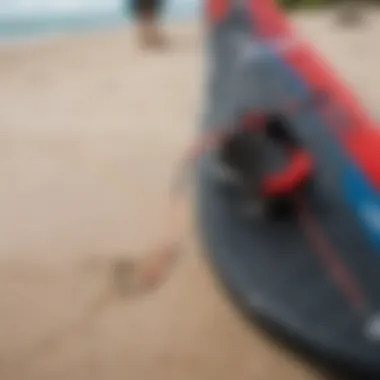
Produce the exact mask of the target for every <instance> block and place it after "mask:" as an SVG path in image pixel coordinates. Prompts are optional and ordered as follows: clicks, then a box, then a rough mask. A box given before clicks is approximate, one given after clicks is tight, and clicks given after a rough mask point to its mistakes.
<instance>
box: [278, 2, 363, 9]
mask: <svg viewBox="0 0 380 380" xmlns="http://www.w3.org/2000/svg"><path fill="white" fill-rule="evenodd" d="M343 1H345V0H278V2H279V3H280V4H281V5H282V6H284V7H285V8H287V9H297V8H318V7H324V6H328V5H334V4H336V3H338V2H343ZM358 1H361V0H358Z"/></svg>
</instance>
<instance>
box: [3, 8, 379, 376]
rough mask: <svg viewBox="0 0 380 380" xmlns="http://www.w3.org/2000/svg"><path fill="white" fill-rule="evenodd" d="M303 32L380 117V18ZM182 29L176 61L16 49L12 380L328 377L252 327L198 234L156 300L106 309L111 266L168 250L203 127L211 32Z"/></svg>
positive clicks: (172, 52)
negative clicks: (185, 171)
mask: <svg viewBox="0 0 380 380" xmlns="http://www.w3.org/2000/svg"><path fill="white" fill-rule="evenodd" d="M295 21H296V23H297V24H298V26H299V28H300V31H301V32H302V33H303V35H304V36H306V37H307V38H310V39H311V40H312V41H313V42H314V43H315V45H316V46H317V48H318V49H320V50H321V51H322V52H323V54H324V55H325V56H326V57H328V59H329V60H330V61H331V63H332V64H333V65H335V66H336V67H337V68H339V70H341V74H342V76H344V78H346V80H347V81H348V82H349V83H350V84H351V85H352V86H353V87H354V88H355V89H356V90H357V91H358V92H359V94H360V96H361V97H362V98H363V101H364V102H365V103H366V105H367V106H368V109H369V110H371V112H373V113H374V114H375V115H376V112H377V111H380V104H379V99H380V75H379V71H378V69H379V67H380V44H379V43H378V40H379V38H380V15H379V14H378V13H373V14H371V15H370V16H369V19H368V22H367V25H366V26H364V27H361V28H359V29H355V30H344V29H341V28H338V27H337V26H336V25H335V24H334V22H333V21H332V15H331V14H317V15H313V16H306V15H302V16H296V18H295ZM168 32H169V35H170V38H171V39H172V46H171V47H170V48H169V49H168V50H167V51H165V52H164V53H159V52H144V51H141V50H140V49H139V48H138V47H137V46H135V44H134V40H133V38H132V37H133V36H132V35H131V33H130V31H129V30H120V31H111V32H103V33H93V34H88V35H82V36H78V37H67V38H66V37H62V38H59V39H57V40H50V41H47V42H46V43H32V44H29V45H23V46H21V45H20V46H9V45H8V46H4V47H0V83H1V86H0V146H1V149H0V152H1V153H0V155H1V160H0V181H1V184H0V210H1V217H0V231H1V239H0V310H1V318H0V378H1V379H2V380H26V379H27V380H51V379H54V380H69V379H78V380H105V379H107V380H118V379H120V380H121V379H123V380H148V379H151V378H154V379H155V380H187V379H188V380H195V379H197V380H211V379H219V380H231V379H239V380H251V379H254V380H277V379H278V380H280V379H284V380H288V379H289V380H298V379H299V380H308V379H310V380H315V379H321V378H322V376H321V375H320V374H318V373H317V371H316V370H314V369H312V368H311V367H309V366H308V365H307V364H305V363H301V362H300V361H298V360H297V358H296V357H294V355H292V354H291V353H289V352H288V351H286V350H285V349H283V348H280V347H278V346H277V345H276V344H275V343H274V342H272V341H270V340H268V339H267V338H266V337H265V336H264V335H263V334H262V333H261V332H260V331H259V330H258V329H256V328H254V327H253V328H251V327H250V326H248V325H247V324H246V322H245V321H244V320H243V319H242V318H241V316H240V315H239V313H238V312H236V311H235V309H234V308H233V307H232V305H231V304H230V303H229V302H228V301H227V299H226V297H225V296H224V294H223V292H222V291H221V289H220V285H219V284H218V282H217V281H216V280H215V278H214V276H213V274H212V272H211V271H210V268H209V267H208V266H207V265H206V264H205V261H204V259H203V257H202V254H201V249H200V245H199V242H197V239H196V238H195V237H194V238H191V239H190V238H189V239H188V244H187V247H186V252H185V254H184V255H183V257H182V258H181V260H180V261H179V263H178V266H177V267H176V268H175V270H174V271H173V273H172V275H171V276H170V278H169V279H168V281H167V282H166V283H165V284H164V285H163V286H162V287H161V288H160V289H158V290H157V291H156V292H154V293H152V294H149V295H147V296H146V297H143V298H127V299H118V298H117V297H113V296H112V295H109V297H106V298H105V299H104V300H103V301H102V302H101V303H100V304H97V305H94V302H97V301H96V300H97V299H99V297H101V295H102V292H103V293H104V291H105V289H106V287H107V268H108V266H107V265H108V264H107V263H108V262H109V260H110V259H112V258H113V257H117V256H120V255H131V256H133V255H137V252H141V251H143V250H144V249H146V248H149V247H150V246H151V245H152V244H153V243H154V241H155V240H154V239H155V238H156V237H157V233H158V231H160V227H161V226H162V223H163V215H164V214H165V209H166V192H167V187H168V182H169V178H170V176H171V174H172V173H173V170H174V168H175V165H176V163H177V162H178V158H179V157H180V156H181V153H182V152H183V150H184V149H185V148H186V146H187V145H188V144H189V143H190V142H191V139H192V137H193V136H194V134H195V132H196V129H197V127H198V123H199V120H200V116H201V112H202V108H201V106H202V97H203V92H202V91H203V86H204V78H203V45H202V41H203V38H202V33H203V32H202V28H201V25H199V24H196V23H190V24H184V25H177V26H173V27H170V28H169V30H168ZM195 235H196V234H195V233H194V236H195Z"/></svg>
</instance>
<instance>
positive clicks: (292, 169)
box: [263, 150, 314, 197]
mask: <svg viewBox="0 0 380 380" xmlns="http://www.w3.org/2000/svg"><path fill="white" fill-rule="evenodd" d="M313 169H314V167H313V161H312V159H311V157H310V156H309V154H308V153H307V152H306V151H303V150H296V151H293V153H292V154H291V159H290V163H289V166H288V167H287V168H286V169H285V170H283V171H281V172H277V173H275V174H272V175H270V176H268V177H267V178H266V179H265V180H264V184H263V193H264V195H265V196H269V197H276V196H284V195H290V194H291V193H292V192H294V191H295V190H297V189H298V188H299V187H300V186H301V185H303V184H304V183H305V182H306V181H307V180H308V179H309V178H310V176H311V174H312V171H313Z"/></svg>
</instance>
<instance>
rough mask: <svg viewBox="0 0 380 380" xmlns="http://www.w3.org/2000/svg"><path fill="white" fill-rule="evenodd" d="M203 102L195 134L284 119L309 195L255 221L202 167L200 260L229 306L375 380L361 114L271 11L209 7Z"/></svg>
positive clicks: (370, 169)
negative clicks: (291, 105)
mask: <svg viewBox="0 0 380 380" xmlns="http://www.w3.org/2000/svg"><path fill="white" fill-rule="evenodd" d="M206 9H207V12H206V22H207V27H208V36H207V38H208V40H207V45H208V49H207V52H208V67H207V68H208V70H209V73H208V78H209V83H208V89H207V91H208V93H207V106H206V109H205V115H204V120H203V125H202V132H203V133H204V134H207V133H218V132H220V131H224V132H225V131H227V130H228V129H229V128H233V126H234V125H236V117H237V115H240V114H241V113H242V112H243V113H244V112H245V113H247V114H257V113H270V112H272V111H273V109H277V108H278V107H279V105H281V104H282V103H283V102H286V101H288V100H289V99H292V100H295V101H302V99H306V98H309V97H311V96H312V95H313V94H314V93H315V92H323V93H324V94H326V101H325V102H323V103H322V104H318V105H315V106H313V105H312V104H311V105H310V107H303V108H302V109H300V110H299V111H298V112H293V113H289V114H288V115H287V114H286V112H285V113H284V115H285V117H286V118H287V121H288V125H289V126H290V128H291V129H292V131H291V132H292V134H293V135H295V136H297V139H299V141H301V142H302V146H303V147H304V149H306V150H307V151H308V153H309V154H310V156H311V157H313V160H314V162H315V171H314V173H313V181H312V186H309V188H308V190H307V192H306V193H305V194H304V196H303V198H302V201H301V202H300V204H299V207H298V208H297V209H296V210H294V212H293V213H292V215H290V216H289V217H286V218H269V219H265V220H257V219H252V218H250V217H249V216H247V215H245V214H244V212H242V209H241V207H240V206H239V205H241V203H240V202H239V200H238V198H239V196H238V195H237V194H236V193H235V192H233V191H226V189H224V188H223V185H222V184H221V181H220V179H219V178H218V177H217V176H215V175H214V174H213V170H212V167H213V166H214V165H215V160H217V158H216V157H215V154H213V153H209V154H206V155H204V156H203V157H202V159H201V165H200V170H199V177H198V185H199V186H198V215H199V222H200V227H201V232H202V237H203V240H204V243H205V247H206V252H207V255H208V257H209V259H210V261H211V263H212V265H213V267H214V268H215V270H216V273H217V274H218V275H219V276H220V278H221V279H222V280H223V283H224V284H225V285H226V287H227V288H228V290H229V292H230V294H231V295H233V299H234V300H236V301H238V303H239V305H241V306H243V307H244V309H245V311H246V312H247V313H248V314H249V315H251V316H253V317H256V318H257V319H258V320H261V321H264V322H266V324H267V325H268V326H271V328H272V329H273V331H276V332H277V333H279V334H280V335H282V336H284V337H288V338H290V339H291V341H293V342H294V343H297V345H301V346H302V347H304V348H305V349H307V350H308V351H310V352H311V353H312V354H314V355H315V356H316V357H317V356H318V357H321V358H324V359H326V361H328V362H329V363H333V364H334V365H336V366H337V367H342V368H345V369H347V370H350V371H353V372H354V371H355V372H358V373H361V374H362V375H360V377H359V378H363V379H364V378H367V377H365V376H373V377H374V378H377V379H378V378H380V166H379V165H378V163H380V136H379V133H378V132H377V130H376V125H375V123H374V121H373V120H372V119H371V117H370V116H369V113H368V112H367V111H366V110H365V108H364V106H362V105H361V104H360V101H359V100H358V99H357V98H356V97H355V95H354V94H353V92H352V91H350V90H349V89H348V88H346V86H345V85H344V82H343V81H342V80H341V79H340V78H339V77H338V75H337V74H336V73H334V71H333V70H332V69H330V68H329V67H328V65H327V64H326V63H325V62H324V61H323V59H322V58H321V57H320V56H319V54H318V53H317V52H316V51H315V50H314V49H313V48H312V47H311V46H310V45H309V44H308V43H307V41H304V40H302V39H301V38H299V37H298V35H297V33H296V32H295V31H294V29H293V27H292V25H291V23H290V22H289V20H288V19H287V17H286V15H285V14H284V13H283V11H282V10H281V9H279V7H278V6H277V5H276V4H275V2H274V1H273V0H246V1H232V0H214V1H211V0H210V1H208V3H207V7H206Z"/></svg>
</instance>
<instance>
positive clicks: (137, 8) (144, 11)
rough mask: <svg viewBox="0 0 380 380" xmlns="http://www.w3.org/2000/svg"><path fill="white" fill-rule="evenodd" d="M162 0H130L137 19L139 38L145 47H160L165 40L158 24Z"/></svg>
mask: <svg viewBox="0 0 380 380" xmlns="http://www.w3.org/2000/svg"><path fill="white" fill-rule="evenodd" d="M162 8H163V0H132V11H133V13H134V15H135V17H136V19H137V23H138V34H139V40H140V42H141V44H142V45H143V46H146V47H161V46H163V45H164V44H165V42H166V40H165V38H164V36H163V33H162V31H161V30H160V26H159V17H160V13H161V11H162Z"/></svg>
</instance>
